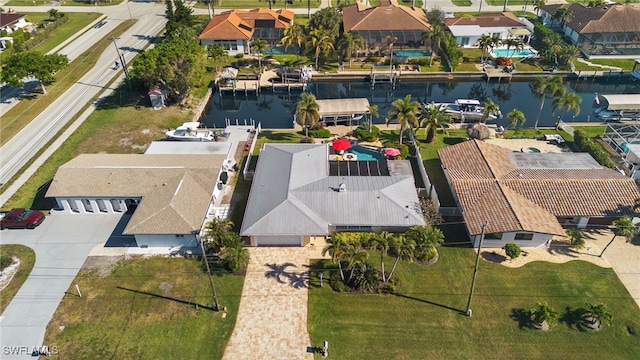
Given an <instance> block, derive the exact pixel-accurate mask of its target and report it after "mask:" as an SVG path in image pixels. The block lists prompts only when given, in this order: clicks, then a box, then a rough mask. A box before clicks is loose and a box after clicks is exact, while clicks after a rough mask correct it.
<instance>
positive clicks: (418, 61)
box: [407, 57, 429, 66]
mask: <svg viewBox="0 0 640 360" xmlns="http://www.w3.org/2000/svg"><path fill="white" fill-rule="evenodd" d="M407 64H409V65H420V66H428V65H429V58H426V57H422V58H417V59H409V60H407Z"/></svg>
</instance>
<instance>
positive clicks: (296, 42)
mask: <svg viewBox="0 0 640 360" xmlns="http://www.w3.org/2000/svg"><path fill="white" fill-rule="evenodd" d="M304 40H305V38H304V30H302V27H300V25H292V26H289V27H286V28H285V29H284V30H283V31H282V38H281V39H280V43H281V44H282V45H284V50H285V51H287V49H288V48H289V46H295V47H297V50H298V51H296V55H298V56H299V55H300V50H301V49H302V45H303V44H304Z"/></svg>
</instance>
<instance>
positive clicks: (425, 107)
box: [418, 102, 451, 144]
mask: <svg viewBox="0 0 640 360" xmlns="http://www.w3.org/2000/svg"><path fill="white" fill-rule="evenodd" d="M418 119H419V120H420V127H424V132H425V136H426V140H427V142H428V143H429V144H431V143H433V142H434V141H435V140H436V130H437V129H438V128H442V129H443V130H446V126H447V125H448V124H449V123H451V115H450V114H449V113H447V111H446V110H445V109H443V108H441V107H440V106H439V105H436V104H435V103H434V102H431V103H430V104H425V103H423V104H421V105H420V112H419V115H418Z"/></svg>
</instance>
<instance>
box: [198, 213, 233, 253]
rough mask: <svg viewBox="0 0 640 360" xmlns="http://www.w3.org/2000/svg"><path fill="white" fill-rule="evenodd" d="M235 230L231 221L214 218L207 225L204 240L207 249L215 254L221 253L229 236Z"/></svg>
mask: <svg viewBox="0 0 640 360" xmlns="http://www.w3.org/2000/svg"><path fill="white" fill-rule="evenodd" d="M232 228H233V221H231V220H229V219H220V218H213V219H212V220H211V221H209V222H208V223H206V224H205V228H204V238H203V240H204V241H205V242H206V243H207V247H208V248H210V249H212V250H213V251H214V252H216V253H217V252H220V250H221V249H222V248H223V247H224V246H225V242H226V239H227V234H228V233H229V232H230V231H231V229H232Z"/></svg>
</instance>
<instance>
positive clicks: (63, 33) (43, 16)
mask: <svg viewBox="0 0 640 360" xmlns="http://www.w3.org/2000/svg"><path fill="white" fill-rule="evenodd" d="M26 14H27V19H29V21H31V22H35V23H37V24H42V23H43V22H45V20H47V19H49V14H47V13H26ZM64 14H65V16H68V17H69V21H68V22H66V23H64V24H62V25H60V27H58V28H56V29H55V31H52V32H51V33H49V37H48V38H47V40H45V41H43V42H42V43H40V44H38V45H37V46H35V47H34V48H33V49H32V50H35V51H39V52H41V53H43V54H46V53H48V52H49V51H51V50H52V49H53V48H55V47H56V46H58V45H60V44H62V42H64V41H65V40H67V39H68V38H70V37H73V36H74V35H75V34H76V33H77V32H79V31H80V30H82V29H83V28H84V27H85V26H87V25H89V24H90V23H91V22H93V21H94V20H95V19H97V18H99V17H100V16H102V14H98V13H64Z"/></svg>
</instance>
